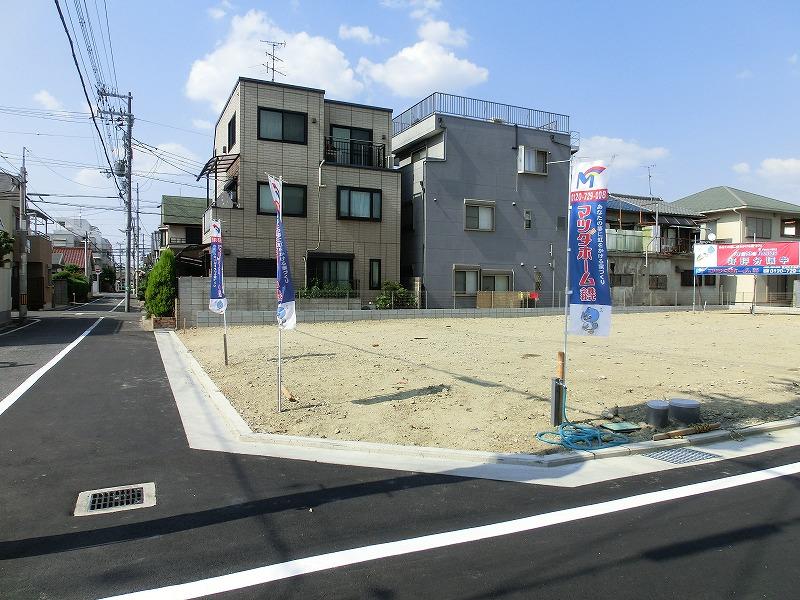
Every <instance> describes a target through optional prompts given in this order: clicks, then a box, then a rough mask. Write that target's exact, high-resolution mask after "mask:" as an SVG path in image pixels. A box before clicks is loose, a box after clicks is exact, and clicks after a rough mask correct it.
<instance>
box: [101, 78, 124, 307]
mask: <svg viewBox="0 0 800 600" xmlns="http://www.w3.org/2000/svg"><path fill="white" fill-rule="evenodd" d="M98 94H99V95H100V96H111V97H114V98H121V99H123V100H127V101H128V112H126V113H123V112H115V111H113V110H100V111H98V112H100V113H101V114H108V115H111V116H112V117H113V116H115V115H116V116H119V117H125V120H126V124H127V127H126V131H125V163H126V164H125V172H124V175H125V194H126V196H127V200H126V201H125V209H126V210H125V217H126V218H125V239H126V251H125V312H130V309H131V295H130V287H131V234H132V233H133V232H132V215H131V210H132V204H133V199H132V197H131V196H132V194H133V184H132V182H131V176H132V171H133V95H132V94H131V93H130V92H128V94H127V96H126V95H122V94H117V93H114V92H108V91H106V90H105V89H102V88H101V89H99V90H98ZM115 171H116V169H115ZM114 175H120V173H114Z"/></svg>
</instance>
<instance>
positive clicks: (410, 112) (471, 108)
mask: <svg viewBox="0 0 800 600" xmlns="http://www.w3.org/2000/svg"><path fill="white" fill-rule="evenodd" d="M432 114H440V115H451V116H454V117H466V118H468V119H476V120H480V121H499V122H502V123H506V124H508V125H518V126H520V127H528V128H531V129H543V130H545V131H552V132H554V133H565V134H569V133H570V130H569V116H568V115H562V114H559V113H553V112H548V111H544V110H536V109H533V108H522V107H520V106H511V105H509V104H499V103H497V102H490V101H488V100H477V99H475V98H466V97H464V96H454V95H453V94H444V93H442V92H434V93H433V94H431V95H430V96H428V97H427V98H425V99H424V100H421V101H420V102H418V103H417V104H415V105H414V106H412V107H411V108H409V109H407V110H406V111H404V112H402V113H400V114H399V115H397V116H396V117H395V118H394V119H392V131H393V134H392V135H397V134H399V133H402V132H403V131H405V130H406V129H408V128H409V127H411V126H412V125H414V124H415V123H417V122H418V121H421V120H422V119H424V118H426V117H428V116H430V115H432Z"/></svg>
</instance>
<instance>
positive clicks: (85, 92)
mask: <svg viewBox="0 0 800 600" xmlns="http://www.w3.org/2000/svg"><path fill="white" fill-rule="evenodd" d="M53 2H55V5H56V9H57V10H58V16H59V17H60V18H61V24H62V25H63V26H64V33H65V34H66V35H67V40H68V41H69V47H70V51H71V52H72V61H73V62H74V63H75V69H76V70H77V71H78V77H79V78H80V80H81V88H82V89H83V95H84V96H85V97H86V104H87V105H88V106H89V110H91V111H92V123H94V128H95V129H96V130H97V135H98V136H100V141H101V142H102V145H103V154H104V155H105V157H106V162H107V163H108V168H109V169H110V170H111V172H112V173H113V172H114V167H113V166H112V165H111V159H110V158H109V156H108V150H107V149H106V144H105V141H104V140H103V134H102V133H100V127H98V125H97V119H96V118H95V116H94V110H92V101H91V100H90V99H89V92H87V91H86V83H85V82H84V81H83V73H81V69H80V66H79V65H78V58H77V57H76V56H75V46H74V45H73V43H72V37H71V36H70V35H69V30H68V29H67V22H66V21H65V20H64V13H62V12H61V5H60V4H59V3H58V0H53ZM114 185H115V186H116V187H117V189H118V190H119V193H120V196H121V195H122V188H120V187H119V183H118V182H117V179H116V178H114Z"/></svg>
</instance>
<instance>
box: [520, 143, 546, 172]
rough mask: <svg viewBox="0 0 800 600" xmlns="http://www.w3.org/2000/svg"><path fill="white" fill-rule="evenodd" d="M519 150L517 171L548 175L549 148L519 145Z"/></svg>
mask: <svg viewBox="0 0 800 600" xmlns="http://www.w3.org/2000/svg"><path fill="white" fill-rule="evenodd" d="M518 152H519V154H518V155H517V171H518V172H519V173H531V174H533V175H547V156H548V153H547V150H539V149H537V148H530V147H528V146H519V150H518Z"/></svg>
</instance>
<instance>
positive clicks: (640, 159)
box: [578, 135, 669, 171]
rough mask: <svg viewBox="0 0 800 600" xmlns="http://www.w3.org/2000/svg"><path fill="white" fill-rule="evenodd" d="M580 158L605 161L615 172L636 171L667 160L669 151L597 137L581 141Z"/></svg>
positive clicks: (616, 139) (631, 141) (627, 141)
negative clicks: (643, 166)
mask: <svg viewBox="0 0 800 600" xmlns="http://www.w3.org/2000/svg"><path fill="white" fill-rule="evenodd" d="M578 156H579V157H584V158H590V159H594V160H604V161H606V163H607V164H609V165H610V166H613V168H614V170H619V171H623V170H626V169H634V168H637V167H640V166H642V165H644V164H648V163H650V162H651V161H654V160H658V159H661V158H666V157H667V156H669V150H667V149H666V148H663V147H661V146H654V147H652V148H646V147H644V146H641V145H639V143H638V142H637V141H636V140H623V139H622V138H612V137H606V136H602V135H595V136H592V137H590V138H587V139H584V140H581V150H580V152H579V154H578Z"/></svg>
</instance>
